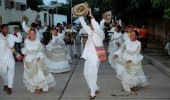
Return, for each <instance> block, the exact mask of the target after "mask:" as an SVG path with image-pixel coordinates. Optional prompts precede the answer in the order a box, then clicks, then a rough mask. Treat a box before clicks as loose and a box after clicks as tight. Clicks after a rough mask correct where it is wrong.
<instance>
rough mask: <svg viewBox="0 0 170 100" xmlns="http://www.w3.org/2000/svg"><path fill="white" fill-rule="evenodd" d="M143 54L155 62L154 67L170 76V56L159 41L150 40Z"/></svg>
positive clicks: (151, 61) (149, 60)
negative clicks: (164, 51)
mask: <svg viewBox="0 0 170 100" xmlns="http://www.w3.org/2000/svg"><path fill="white" fill-rule="evenodd" d="M143 55H144V57H145V59H146V60H147V61H148V62H149V63H151V64H153V66H154V67H156V68H158V69H159V70H161V71H162V72H163V73H165V74H166V75H168V76H170V56H169V55H167V54H166V53H163V49H162V47H160V45H159V44H158V43H156V42H153V41H151V42H149V43H148V46H147V48H146V49H145V51H144V52H143Z"/></svg>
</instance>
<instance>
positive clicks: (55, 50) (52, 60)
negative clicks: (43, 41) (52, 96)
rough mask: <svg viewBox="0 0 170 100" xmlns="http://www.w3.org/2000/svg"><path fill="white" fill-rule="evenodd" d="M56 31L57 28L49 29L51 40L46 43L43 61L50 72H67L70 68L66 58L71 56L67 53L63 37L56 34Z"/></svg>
mask: <svg viewBox="0 0 170 100" xmlns="http://www.w3.org/2000/svg"><path fill="white" fill-rule="evenodd" d="M57 33H58V30H57V28H54V29H53V30H52V31H51V34H52V40H51V41H50V42H49V43H48V45H46V49H45V55H46V58H45V63H46V64H47V66H48V68H49V69H50V72H52V73H63V72H68V71H70V69H71V68H70V65H69V62H68V60H69V59H71V58H70V55H69V54H68V53H67V49H66V46H65V42H64V41H63V38H62V37H60V36H58V35H57ZM68 56H69V57H68Z"/></svg>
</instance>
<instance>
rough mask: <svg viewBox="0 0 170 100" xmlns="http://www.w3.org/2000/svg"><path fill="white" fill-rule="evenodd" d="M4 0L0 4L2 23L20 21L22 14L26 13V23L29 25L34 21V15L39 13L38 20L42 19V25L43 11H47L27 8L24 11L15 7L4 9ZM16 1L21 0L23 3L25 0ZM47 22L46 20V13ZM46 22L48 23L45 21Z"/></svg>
mask: <svg viewBox="0 0 170 100" xmlns="http://www.w3.org/2000/svg"><path fill="white" fill-rule="evenodd" d="M4 1H5V0H2V1H1V6H0V16H1V17H2V24H3V23H9V22H14V21H21V19H22V17H23V15H26V16H27V17H28V23H27V25H28V26H29V25H31V23H32V22H34V21H35V17H36V15H37V14H39V15H40V20H41V21H42V25H44V13H48V12H45V11H43V12H39V13H38V12H36V11H34V10H30V9H27V10H25V11H22V10H16V8H15V7H14V8H12V9H8V8H6V9H5V4H4V3H5V2H4ZM16 1H21V2H23V3H24V1H25V2H26V0H16ZM47 22H48V15H47ZM47 24H48V23H47Z"/></svg>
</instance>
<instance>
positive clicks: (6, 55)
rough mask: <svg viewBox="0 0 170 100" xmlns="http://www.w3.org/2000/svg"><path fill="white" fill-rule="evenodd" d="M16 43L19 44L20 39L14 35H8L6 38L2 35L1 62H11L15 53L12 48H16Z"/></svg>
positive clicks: (0, 39)
mask: <svg viewBox="0 0 170 100" xmlns="http://www.w3.org/2000/svg"><path fill="white" fill-rule="evenodd" d="M14 42H18V38H17V37H15V36H13V35H12V34H7V36H6V37H4V36H3V35H2V33H0V43H1V45H0V60H1V61H2V60H9V59H11V58H13V52H12V50H11V48H13V46H14Z"/></svg>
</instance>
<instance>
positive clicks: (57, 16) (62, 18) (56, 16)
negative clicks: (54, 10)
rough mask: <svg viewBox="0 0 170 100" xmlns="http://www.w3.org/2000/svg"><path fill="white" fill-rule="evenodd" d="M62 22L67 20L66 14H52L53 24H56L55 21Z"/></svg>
mask: <svg viewBox="0 0 170 100" xmlns="http://www.w3.org/2000/svg"><path fill="white" fill-rule="evenodd" d="M63 22H67V16H66V15H60V14H54V25H57V23H61V24H63Z"/></svg>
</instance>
